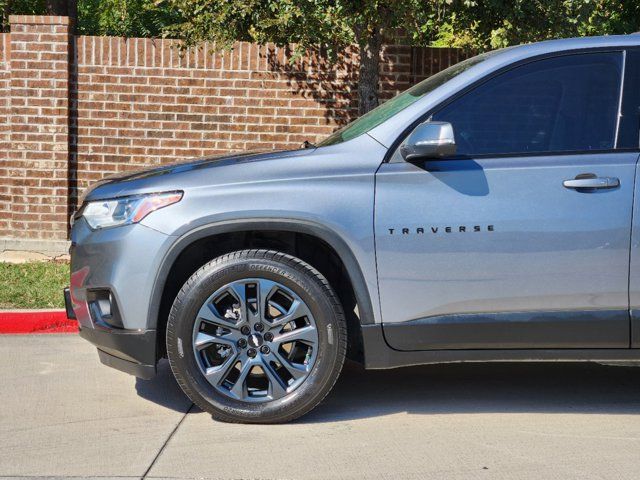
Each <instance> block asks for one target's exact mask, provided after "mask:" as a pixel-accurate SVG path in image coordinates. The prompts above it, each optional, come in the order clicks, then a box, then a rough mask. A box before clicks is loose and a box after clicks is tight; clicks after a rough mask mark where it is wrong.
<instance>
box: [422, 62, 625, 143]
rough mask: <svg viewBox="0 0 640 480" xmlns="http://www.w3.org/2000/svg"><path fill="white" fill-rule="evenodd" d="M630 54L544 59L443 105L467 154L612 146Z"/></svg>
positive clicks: (440, 115)
mask: <svg viewBox="0 0 640 480" xmlns="http://www.w3.org/2000/svg"><path fill="white" fill-rule="evenodd" d="M622 64H623V62H622V53H621V52H602V53H585V54H578V55H564V56H559V57H553V58H547V59H543V60H537V61H534V62H531V63H528V64H525V65H522V66H519V67H516V68H514V69H512V70H509V71H507V72H505V73H503V74H500V75H498V76H497V77H495V78H492V79H490V80H489V81H487V82H486V83H483V84H481V85H480V86H478V87H477V88H475V89H473V90H472V91H470V92H468V93H466V94H464V95H463V96H462V97H460V98H458V99H456V100H454V101H453V102H452V103H450V104H449V105H446V106H445V107H444V108H442V109H441V110H439V111H438V112H436V113H435V114H434V115H433V117H432V119H433V120H440V121H446V122H450V123H451V124H452V125H453V130H454V134H455V137H456V143H457V146H458V148H457V151H458V153H459V154H460V155H486V154H509V153H511V154H526V153H540V152H571V151H586V150H606V149H611V148H613V147H614V145H615V135H616V125H617V117H618V103H619V98H620V85H621V77H622Z"/></svg>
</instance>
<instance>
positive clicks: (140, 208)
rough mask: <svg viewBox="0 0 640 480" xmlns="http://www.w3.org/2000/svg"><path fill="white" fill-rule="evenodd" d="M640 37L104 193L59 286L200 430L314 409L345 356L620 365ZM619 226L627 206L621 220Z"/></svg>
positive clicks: (525, 60)
mask: <svg viewBox="0 0 640 480" xmlns="http://www.w3.org/2000/svg"><path fill="white" fill-rule="evenodd" d="M639 106H640V36H637V35H630V36H619V37H615V36H612V37H603V38H584V39H570V40H561V41H551V42H543V43H538V44H532V45H526V46H520V47H515V48H510V49H505V50H500V51H497V52H492V53H489V54H484V55H480V56H477V57H474V58H471V59H469V60H466V61H464V62H462V63H460V64H458V65H455V66H453V67H451V68H448V69H447V70H444V71H443V72H441V73H439V74H437V75H434V76H432V77H430V78H429V79H427V80H425V81H424V82H422V83H420V84H418V85H416V86H414V87H413V88H411V89H409V90H408V91H406V92H405V93H403V94H401V95H399V96H397V97H396V98H394V99H392V100H390V101H388V102H387V103H385V104H383V105H382V106H381V107H379V108H377V109H376V110H374V111H372V112H370V113H368V114H367V115H364V116H363V117H361V118H359V119H358V120H356V121H355V122H353V123H351V124H350V125H348V126H347V127H345V128H344V129H342V130H340V131H337V132H336V133H334V134H333V135H331V136H330V137H328V138H327V139H326V140H324V141H323V142H321V143H319V144H318V145H307V147H308V148H304V149H300V150H295V151H284V152H270V153H261V154H250V153H247V154H241V155H231V156H226V157H217V158H205V159H200V160H196V161H193V162H190V163H185V164H180V165H175V166H165V167H161V168H156V169H153V170H148V171H145V172H141V173H133V174H126V175H122V176H120V177H118V178H113V177H112V178H109V179H106V180H104V181H102V182H100V183H98V184H97V185H94V186H93V187H92V188H91V189H90V190H89V191H88V192H87V193H86V196H85V198H84V201H83V203H82V207H81V208H80V210H79V211H78V212H77V213H76V214H75V216H74V224H73V230H72V250H71V256H72V260H71V262H72V274H71V286H70V289H69V290H67V291H66V292H65V296H66V299H67V306H68V309H67V310H68V313H69V315H70V316H71V317H75V318H77V320H78V322H79V324H80V335H81V336H82V337H84V338H86V339H87V340H89V341H90V342H92V343H93V344H95V345H96V346H97V347H98V353H99V355H100V359H101V360H102V362H103V363H105V364H107V365H110V366H112V367H115V368H117V369H120V370H123V371H125V372H129V373H132V374H134V375H137V376H140V377H143V378H149V377H151V376H152V375H153V374H154V373H155V371H156V364H157V362H158V360H159V359H160V358H162V357H164V356H167V357H168V359H169V362H170V364H171V368H172V370H173V373H174V374H175V376H176V378H177V380H178V382H179V384H180V385H181V387H182V388H183V390H184V391H185V393H186V394H187V395H188V396H189V397H190V398H191V399H192V400H193V401H194V402H195V403H196V404H197V405H198V406H199V407H201V408H202V409H204V410H205V411H208V412H210V413H211V414H212V415H213V416H214V417H215V418H217V419H220V420H224V421H232V422H258V423H274V422H283V421H288V420H291V419H294V418H296V417H298V416H300V415H302V414H304V413H306V412H308V411H310V410H311V409H312V408H313V407H314V406H315V405H317V404H318V403H319V402H320V401H321V400H322V398H323V397H324V396H325V395H327V393H328V392H329V391H330V390H331V388H332V386H333V384H334V383H335V381H336V379H337V378H338V375H339V373H340V370H341V368H342V364H343V361H344V359H345V356H346V357H349V358H352V359H353V360H356V361H359V362H361V363H363V364H364V365H365V367H367V368H391V367H399V366H403V365H415V364H423V363H435V362H453V361H496V360H500V361H507V360H536V361H544V360H591V361H603V362H604V361H606V362H612V361H616V362H625V361H632V360H639V359H640V314H638V307H639V306H640V263H639V262H640V256H639V254H640V227H639V225H638V219H640V214H639V212H638V209H639V208H640V207H639V205H640V203H639V202H640V200H639V199H640V194H638V189H639V188H640V182H636V178H637V175H638V170H637V163H638V157H639V151H640V150H639V143H638V131H639V125H640V122H639V119H640V117H639V114H638V113H639V110H638V109H639ZM634 212H635V214H634Z"/></svg>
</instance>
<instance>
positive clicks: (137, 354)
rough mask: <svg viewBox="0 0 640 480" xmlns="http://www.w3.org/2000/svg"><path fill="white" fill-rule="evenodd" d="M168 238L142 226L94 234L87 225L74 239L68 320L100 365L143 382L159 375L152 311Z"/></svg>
mask: <svg viewBox="0 0 640 480" xmlns="http://www.w3.org/2000/svg"><path fill="white" fill-rule="evenodd" d="M171 238H172V237H169V236H167V235H165V234H163V233H160V232H157V231H155V230H153V229H150V228H148V227H145V226H143V225H140V224H135V225H128V226H123V227H117V228H112V229H104V230H95V231H94V230H91V229H90V228H89V226H88V225H87V224H86V222H85V221H84V220H83V219H79V220H78V221H76V222H75V224H74V226H73V230H72V235H71V250H70V253H71V286H70V288H69V293H68V294H66V292H65V302H66V304H67V305H66V307H67V315H68V316H69V317H70V318H72V317H75V318H76V319H77V320H78V325H79V327H80V336H81V337H82V338H84V339H86V340H88V341H89V342H91V343H92V344H94V345H95V346H96V347H97V348H98V354H99V356H100V360H101V361H102V363H104V364H105V365H109V366H111V367H114V368H116V369H118V370H122V371H124V372H127V373H130V374H133V375H136V376H138V377H141V378H151V377H152V376H153V375H154V374H155V372H156V363H157V355H158V353H157V352H158V348H157V340H158V339H157V335H156V319H155V318H153V319H152V318H150V316H149V306H150V300H151V296H152V295H151V293H152V289H153V284H154V282H155V275H156V272H157V271H158V268H159V263H160V261H161V259H162V258H163V256H164V254H165V252H166V249H167V248H168V246H169V245H170V240H171Z"/></svg>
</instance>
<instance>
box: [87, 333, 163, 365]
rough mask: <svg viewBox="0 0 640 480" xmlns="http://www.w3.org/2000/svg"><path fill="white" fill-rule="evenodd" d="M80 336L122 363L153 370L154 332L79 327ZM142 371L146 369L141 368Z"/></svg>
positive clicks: (154, 355) (154, 354) (154, 360)
mask: <svg viewBox="0 0 640 480" xmlns="http://www.w3.org/2000/svg"><path fill="white" fill-rule="evenodd" d="M80 336H81V337H82V338H84V339H85V340H88V341H89V342H91V343H92V344H93V345H95V346H96V347H98V350H101V351H103V352H105V353H108V354H109V355H111V356H112V357H116V358H118V359H119V360H121V361H123V362H128V363H132V364H134V365H140V366H142V367H152V368H153V369H154V370H155V365H156V331H155V330H142V331H138V330H135V331H131V330H110V329H106V328H105V329H103V328H87V327H81V328H80ZM116 368H118V367H116ZM130 368H133V367H130ZM143 370H147V369H146V368H143ZM125 371H127V370H125Z"/></svg>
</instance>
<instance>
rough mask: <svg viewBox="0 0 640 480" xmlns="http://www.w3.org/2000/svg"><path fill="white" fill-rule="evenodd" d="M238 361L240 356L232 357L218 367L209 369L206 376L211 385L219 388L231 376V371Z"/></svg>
mask: <svg viewBox="0 0 640 480" xmlns="http://www.w3.org/2000/svg"><path fill="white" fill-rule="evenodd" d="M237 360H238V355H237V354H234V355H230V356H229V358H227V359H226V360H225V361H224V363H222V364H221V365H218V366H217V367H209V368H207V369H206V371H205V373H204V376H205V377H206V379H207V380H208V381H209V383H210V384H211V385H213V386H214V387H218V386H219V385H220V384H221V383H222V382H223V381H224V380H225V378H227V375H229V371H230V370H231V368H232V367H233V366H234V365H235V364H236V362H237Z"/></svg>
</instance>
